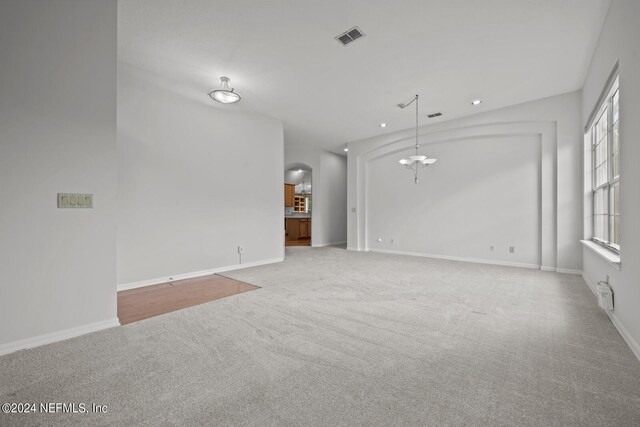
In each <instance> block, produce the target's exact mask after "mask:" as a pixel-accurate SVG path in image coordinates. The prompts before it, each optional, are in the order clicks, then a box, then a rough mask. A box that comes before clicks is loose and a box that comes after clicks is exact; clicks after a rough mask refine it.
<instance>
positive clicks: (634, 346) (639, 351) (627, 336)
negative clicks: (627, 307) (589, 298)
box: [582, 272, 640, 360]
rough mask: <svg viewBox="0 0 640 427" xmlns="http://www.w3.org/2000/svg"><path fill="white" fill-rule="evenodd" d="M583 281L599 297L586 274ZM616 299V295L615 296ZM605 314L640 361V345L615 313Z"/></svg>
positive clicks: (606, 311)
mask: <svg viewBox="0 0 640 427" xmlns="http://www.w3.org/2000/svg"><path fill="white" fill-rule="evenodd" d="M582 279H583V280H584V282H585V283H586V284H587V286H588V287H589V289H591V292H593V295H596V296H597V294H596V285H594V284H593V282H591V280H589V278H588V277H587V275H586V274H584V272H583V273H582ZM614 298H615V294H614ZM614 309H615V307H614ZM604 312H605V313H607V316H609V319H610V320H611V323H613V326H615V328H616V329H617V330H618V333H619V334H620V336H621V337H622V339H623V340H624V342H626V343H627V345H628V346H629V348H630V349H631V351H632V352H633V354H634V355H635V356H636V358H637V359H638V360H640V345H638V343H637V342H636V341H635V340H634V339H633V337H632V336H631V334H629V332H628V331H627V330H626V329H625V327H624V326H623V325H622V323H621V322H620V320H618V317H617V316H616V314H615V312H613V311H609V310H604Z"/></svg>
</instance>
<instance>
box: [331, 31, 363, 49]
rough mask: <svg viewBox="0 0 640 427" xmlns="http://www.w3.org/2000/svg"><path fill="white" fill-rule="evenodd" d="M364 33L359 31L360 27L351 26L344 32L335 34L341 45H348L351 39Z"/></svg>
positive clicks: (357, 37) (353, 39)
mask: <svg viewBox="0 0 640 427" xmlns="http://www.w3.org/2000/svg"><path fill="white" fill-rule="evenodd" d="M364 35H365V34H364V33H363V32H362V31H360V28H358V27H353V28H351V29H350V30H347V31H345V32H344V33H342V34H340V35H338V36H336V40H338V41H339V42H340V44H342V45H343V46H346V45H348V44H349V43H351V42H352V41H355V40H357V39H359V38H361V37H364Z"/></svg>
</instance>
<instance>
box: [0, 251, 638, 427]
mask: <svg viewBox="0 0 640 427" xmlns="http://www.w3.org/2000/svg"><path fill="white" fill-rule="evenodd" d="M228 275H229V276H231V277H233V278H235V279H238V280H241V281H244V282H248V283H252V284H255V285H258V286H260V287H261V289H258V290H256V291H253V292H247V293H243V294H239V295H235V296H232V297H229V298H225V299H221V300H217V301H212V302H210V303H207V304H203V305H200V306H196V307H191V308H188V309H185V310H181V311H178V312H174V313H170V314H167V315H163V316H159V317H155V318H151V319H147V320H143V321H141V322H137V323H133V324H130V325H127V326H123V327H119V328H113V329H110V330H106V331H102V332H98V333H94V334H90V335H85V336H83V337H79V338H76V339H72V340H68V341H64V342H59V343H55V344H51V345H47V346H43V347H39V348H35V349H31V350H26V351H20V352H16V353H13V354H10V355H7V356H3V357H0V403H4V402H37V403H40V402H67V403H68V402H82V403H85V404H86V405H87V406H88V407H89V406H90V404H91V403H94V404H100V405H106V406H107V408H108V411H107V413H106V414H49V415H45V414H15V415H5V414H1V413H0V425H2V426H7V425H65V426H69V425H120V426H135V425H248V426H269V425H288V426H298V425H324V426H327V425H363V426H390V425H434V426H435V425H438V426H440V425H500V426H555V425H576V426H590V425H594V426H595V425H601V426H604V425H607V426H638V425H640V362H638V360H637V359H636V358H635V357H634V355H633V354H632V352H631V351H630V349H629V348H628V347H627V345H626V344H625V343H624V341H623V340H622V338H621V337H620V336H619V334H618V333H617V331H616V330H615V328H614V327H613V325H612V324H611V322H610V321H609V319H608V318H607V316H606V315H605V314H604V313H603V312H602V311H601V310H600V309H599V308H598V307H597V306H596V302H595V297H594V296H593V294H592V293H591V291H590V290H589V289H588V287H587V285H586V284H585V283H584V282H583V281H582V278H581V277H579V276H575V275H566V274H556V273H549V272H541V271H535V270H527V269H519V268H510V267H499V266H489V265H480V264H468V263H462V262H455V261H444V260H433V259H426V258H414V257H403V256H394V255H384V254H375V253H357V252H348V251H345V250H343V249H339V248H319V249H315V248H290V249H287V259H286V261H285V262H284V263H279V264H273V265H267V266H261V267H255V268H251V269H246V270H238V271H236V272H232V273H229V274H228Z"/></svg>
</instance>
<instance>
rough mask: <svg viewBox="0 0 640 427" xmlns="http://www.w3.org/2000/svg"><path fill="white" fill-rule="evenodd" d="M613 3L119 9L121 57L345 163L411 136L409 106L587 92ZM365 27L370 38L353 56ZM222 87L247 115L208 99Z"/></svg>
mask: <svg viewBox="0 0 640 427" xmlns="http://www.w3.org/2000/svg"><path fill="white" fill-rule="evenodd" d="M609 3H610V0H483V1H477V0H447V1H442V0H402V1H389V0H323V1H312V0H263V1H256V0H234V1H228V0H226V1H222V0H182V1H175V0H120V1H119V28H118V58H119V60H121V61H123V62H126V63H129V64H131V65H134V66H136V67H139V68H142V69H145V70H148V71H151V72H153V73H154V74H157V75H159V76H161V77H163V78H164V79H165V81H166V82H167V84H168V85H169V86H170V87H171V89H172V90H175V91H177V92H180V93H181V94H183V95H184V96H187V97H189V98H192V99H194V100H197V101H198V102H202V103H205V104H207V105H210V106H211V107H212V108H230V109H238V110H244V111H252V112H259V113H263V114H267V115H269V116H272V117H275V118H278V119H281V120H282V121H283V122H284V126H285V143H286V144H288V145H316V146H321V147H323V148H325V149H328V150H331V151H334V152H337V153H340V154H344V153H343V151H342V148H343V147H344V144H345V143H346V142H349V141H354V140H357V139H362V138H366V137H370V136H374V135H379V134H382V133H386V132H393V131H397V130H400V129H406V128H409V127H412V126H413V123H414V121H415V117H414V114H413V110H412V111H407V110H400V109H399V108H397V107H396V104H398V103H400V102H406V101H408V100H410V99H411V98H412V97H413V95H414V94H416V93H418V94H420V110H421V113H422V114H421V118H420V120H421V124H427V123H431V122H434V121H439V120H446V119H451V118H455V117H460V116H464V115H469V114H474V113H477V112H481V111H486V110H491V109H496V108H500V107H505V106H508V105H514V104H518V103H521V102H526V101H530V100H534V99H540V98H544V97H547V96H552V95H556V94H560V93H565V92H569V91H573V90H577V89H580V88H581V87H582V84H583V81H584V78H585V73H586V69H587V67H588V64H589V61H590V59H591V54H592V52H593V49H594V46H595V43H596V42H597V39H598V36H599V34H600V29H601V27H602V22H603V20H604V16H605V14H606V10H607V8H608V5H609ZM355 25H357V26H359V27H360V29H361V30H362V31H363V32H364V33H365V34H366V36H365V37H364V38H362V39H360V40H357V41H355V42H353V43H352V44H350V45H348V46H346V47H343V46H341V45H340V44H339V43H338V42H337V41H336V40H335V39H334V37H335V36H337V35H338V34H340V33H342V32H344V31H346V30H348V29H350V28H351V27H353V26H355ZM223 75H224V76H228V77H230V78H231V86H232V87H235V88H236V91H237V92H238V93H240V94H241V95H242V97H243V98H242V101H241V102H240V103H238V104H235V105H226V106H223V105H216V103H214V101H212V100H211V99H210V98H209V97H208V96H207V92H208V91H210V90H212V89H213V88H215V87H217V86H218V85H219V77H220V76H223ZM475 98H481V99H483V101H484V102H483V103H482V104H481V105H480V106H479V107H472V106H471V105H470V104H469V103H470V101H471V100H472V99H475ZM436 111H441V112H442V113H443V114H444V116H443V117H442V118H439V119H427V118H426V114H427V113H432V112H436ZM381 122H386V123H388V126H387V127H386V128H385V129H382V128H380V127H379V124H380V123H381Z"/></svg>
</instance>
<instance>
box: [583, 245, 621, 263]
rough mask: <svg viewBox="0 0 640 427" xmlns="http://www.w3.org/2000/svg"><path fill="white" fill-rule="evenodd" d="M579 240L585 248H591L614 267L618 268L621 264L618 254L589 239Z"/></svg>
mask: <svg viewBox="0 0 640 427" xmlns="http://www.w3.org/2000/svg"><path fill="white" fill-rule="evenodd" d="M580 242H581V243H582V244H583V245H584V246H585V247H587V248H589V249H591V250H592V251H593V252H594V253H596V254H597V255H599V256H600V257H602V258H604V259H605V260H606V261H607V262H608V263H609V264H612V265H613V266H614V267H615V268H616V269H618V270H620V267H621V266H622V264H621V262H620V255H618V254H617V253H615V252H613V251H610V250H609V249H607V248H605V247H603V246H602V245H599V244H597V243H595V242H592V241H591V240H580Z"/></svg>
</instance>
